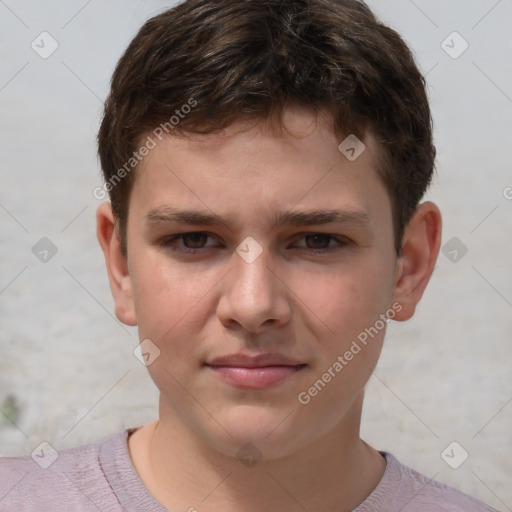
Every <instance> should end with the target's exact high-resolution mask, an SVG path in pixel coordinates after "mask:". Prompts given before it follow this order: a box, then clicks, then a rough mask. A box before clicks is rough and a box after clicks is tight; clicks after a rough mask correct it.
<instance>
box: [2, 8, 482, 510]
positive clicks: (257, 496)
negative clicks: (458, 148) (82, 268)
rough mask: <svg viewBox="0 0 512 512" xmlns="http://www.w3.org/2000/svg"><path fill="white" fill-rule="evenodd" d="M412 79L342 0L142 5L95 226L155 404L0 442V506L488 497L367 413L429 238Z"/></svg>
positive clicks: (433, 253) (409, 308)
mask: <svg viewBox="0 0 512 512" xmlns="http://www.w3.org/2000/svg"><path fill="white" fill-rule="evenodd" d="M424 86H425V83H424V80H423V78H422V76H421V74H420V73H419V71H418V69H417V67H416V65H415V63H414V60H413V58H412V56H411V54H410V51H409V50H408V48H407V46H406V45H405V43H404V42H403V41H402V39H401V38H400V37H399V36H398V34H396V32H394V31H393V30H391V29H390V28H388V27H386V26H384V25H382V24H381V23H380V22H379V21H378V20H377V19H376V18H375V17H374V16H373V14H372V13H371V12H370V11H369V9H368V8H367V7H366V5H365V4H363V3H362V2H360V1H357V0H337V1H334V0H288V1H286V0H285V1H282V0H279V1H278V0H261V1H253V0H236V1H235V0H188V1H186V2H184V3H182V4H180V5H178V6H177V7H175V8H173V9H171V10H169V11H167V12H165V13H163V14H161V15H159V16H156V17H154V18H153V19H151V20H149V21H148V22H147V23H146V24H145V25H144V26H143V27H142V29H141V30H140V32H139V33H138V34H137V36H136V37H135V38H134V40H133V41H132V43H131V44H130V45H129V47H128V49H127V50H126V52H125V54H124V55H123V57H122V58H121V60H120V61H119V63H118V66H117V68H116V71H115V73H114V76H113V79H112V90H111V93H110V96H109V98H108V99H107V101H106V105H105V115H104V118H103V121H102V125H101V129H100V132H99V137H98V139H99V154H100V158H101V164H102V169H103V172H104V176H105V187H104V188H103V189H100V190H98V194H101V193H102V192H103V193H106V192H108V193H109V194H110V199H111V203H104V204H102V205H101V206H100V207H99V208H98V212H97V233H98V239H99V242H100V244H101V247H102V249H103V251H104V254H105V260H106V265H107V270H108V276H109V280H110V286H111V290H112V294H113V296H114V300H115V309H116V315H117V317H118V318H119V320H121V321H122V322H124V323H125V324H128V325H137V326H138V330H139V335H140V340H141V353H142V357H143V358H144V360H145V362H146V364H147V366H148V370H149V373H150V375H151V377H152V379H153V380H154V382H155V384H156V385H157V387H158V388H159V390H160V410H159V418H158V419H157V420H156V421H154V422H152V423H150V424H148V425H145V426H142V427H140V428H136V429H127V430H124V431H122V432H120V433H118V434H115V435H113V436H112V437H110V438H108V439H106V440H103V441H98V442H96V443H93V444H89V445H86V446H82V447H77V448H72V449H68V450H63V451H61V452H60V454H59V457H58V459H57V460H55V461H54V462H53V463H52V464H50V465H48V467H46V468H42V467H40V465H36V464H34V461H33V460H32V459H31V458H30V457H16V458H12V459H5V460H3V461H1V462H0V464H1V465H0V468H1V469H0V474H1V480H0V481H1V483H0V489H1V491H2V492H1V493H0V499H1V501H0V509H1V510H38V511H43V510H80V511H83V510H104V511H117V510H137V511H142V510H151V511H164V510H170V511H173V512H174V511H196V510H197V511H200V512H206V511H215V512H217V511H220V510H221V511H223V512H231V511H235V510H236V511H237V512H239V511H263V510H265V511H267V510H286V511H290V512H292V511H304V510H307V511H322V512H335V511H336V512H340V511H351V510H356V511H399V510H403V511H422V512H423V511H454V510H460V511H466V512H467V511H485V510H487V511H489V510H492V509H491V508H490V507H488V506H486V505H485V504H483V503H481V502H479V501H477V500H475V499H473V498H471V497H469V496H466V495H464V494H462V493H460V492H459V491H456V490H455V489H451V488H449V487H447V486H445V485H443V484H440V483H437V482H435V481H432V480H430V479H428V478H427V477H425V476H422V475H420V474H419V473H417V472H415V471H414V470H412V469H410V468H407V467H405V466H403V465H401V464H400V463H399V462H398V461H397V460H396V459H395V458H394V457H393V456H392V455H391V454H389V453H386V452H379V451H377V450H376V449H374V448H372V447H371V446H369V445H368V444H366V443H365V442H364V441H363V440H361V439H360V437H359V425H360V418H361V410H362V403H363V395H364V388H365V385H366V383H367V381H368V379H369V377H370V375H371V374H372V371H373V369H374V368H375V366H376V364H377V360H378V358H379V354H380V351H381V348H382V343H383V340H384V334H385V330H386V325H387V323H388V322H389V321H391V320H397V321H404V320H407V319H409V318H411V317H412V316H413V314H414V311H415V307H416V305H417V303H418V302H419V300H420V299H421V296H422V294H423V292H424V290H425V287H426V285H427V283H428V281H429V278H430V276H431V273H432V271H433V268H434V265H435V261H436V258H437V254H438V251H439V245H440V239H441V216H440V213H439V210H438V208H437V207H436V206H435V205H434V204H433V203H431V202H424V203H421V204H420V200H421V198H422V196H423V194H424V192H425V190H426V188H427V186H428V184H429V183H430V180H431V175H432V172H433V168H434V158H435V148H434V146H433V144H432V132H431V117H430V110H429V105H428V101H427V97H426V94H425V87H424ZM42 456H44V454H42Z"/></svg>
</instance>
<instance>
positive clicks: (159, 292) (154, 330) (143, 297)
mask: <svg viewBox="0 0 512 512" xmlns="http://www.w3.org/2000/svg"><path fill="white" fill-rule="evenodd" d="M131 273H132V282H133V286H134V296H135V308H136V312H137V320H138V325H139V334H140V336H141V339H143V337H144V338H150V339H152V340H155V342H156V343H157V344H160V343H163V342H164V341H165V343H169V340H173V339H174V340H181V339H183V336H185V335H186V340H187V347H188V348H189V349H190V348H191V347H192V346H193V345H194V343H195V340H196V336H195V334H196V328H197V330H199V329H200V326H201V318H203V317H204V315H205V307H207V302H208V292H209V290H210V289H211V288H212V287H213V286H214V284H215V282H216V281H218V277H217V279H215V276H214V275H213V273H211V272H208V271H207V270H204V271H194V272H190V271H189V270H187V269H186V268H184V266H180V265H172V266H171V265H169V264H166V263H165V262H164V261H162V260H161V258H155V257H154V258H150V257H147V258H146V259H142V258H140V259H139V264H138V266H137V268H135V269H133V271H132V272H131ZM184 333H185V334H184ZM176 348H178V347H176Z"/></svg>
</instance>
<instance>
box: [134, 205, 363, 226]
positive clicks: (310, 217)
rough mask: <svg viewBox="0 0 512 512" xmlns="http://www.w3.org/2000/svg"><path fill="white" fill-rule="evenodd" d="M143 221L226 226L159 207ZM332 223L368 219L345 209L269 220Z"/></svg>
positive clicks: (213, 218) (204, 215) (216, 218)
mask: <svg viewBox="0 0 512 512" xmlns="http://www.w3.org/2000/svg"><path fill="white" fill-rule="evenodd" d="M144 221H145V222H146V223H147V224H156V223H167V222H174V223H183V224H193V225H203V226H204V225H207V226H217V225H228V223H227V221H226V219H224V218H223V217H221V216H220V215H217V214H214V213H208V212H202V211H198V210H181V209H178V208H175V207H172V206H159V207H157V208H153V209H151V210H150V211H149V212H148V213H147V214H146V215H145V216H144ZM333 222H336V223H348V224H355V225H359V226H362V227H367V226H368V225H369V223H370V218H369V216H368V215H367V214H366V213H365V212H362V211H353V210H345V209H341V210H340V209H334V210H313V211H295V212H294V211H290V212H282V213H277V214H274V215H272V216H271V218H270V224H271V227H275V226H278V225H290V226H307V225H318V224H329V223H333Z"/></svg>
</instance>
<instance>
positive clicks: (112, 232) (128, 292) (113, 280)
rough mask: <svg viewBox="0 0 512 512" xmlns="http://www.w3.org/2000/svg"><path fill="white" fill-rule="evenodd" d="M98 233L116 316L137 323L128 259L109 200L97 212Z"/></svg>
mask: <svg viewBox="0 0 512 512" xmlns="http://www.w3.org/2000/svg"><path fill="white" fill-rule="evenodd" d="M96 235H97V237H98V242H99V243H100V246H101V249H102V251H103V255H104V256H105V264H106V267H107V274H108V279H109V283H110V290H111V292H112V297H113V298H114V304H115V313H116V317H117V318H118V319H119V321H121V322H123V323H124V324H126V325H137V318H136V314H135V304H134V300H133V292H132V282H131V277H130V274H129V269H128V261H127V258H126V256H125V255H124V254H123V252H122V250H121V245H120V242H119V238H118V233H117V229H116V219H115V216H114V213H113V212H112V207H111V204H110V203H108V202H106V203H103V204H101V205H100V206H99V207H98V210H97V212H96Z"/></svg>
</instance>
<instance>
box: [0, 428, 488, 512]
mask: <svg viewBox="0 0 512 512" xmlns="http://www.w3.org/2000/svg"><path fill="white" fill-rule="evenodd" d="M133 430H135V429H124V430H122V431H121V432H118V433H117V434H114V435H112V436H110V437H108V438H107V439H104V440H102V441H97V442H95V443H91V444H87V445H83V446H77V447H75V448H68V449H65V450H61V451H59V452H58V453H57V452H53V453H52V452H46V454H44V453H39V454H35V455H34V458H35V459H36V460H38V462H36V461H35V460H34V459H32V457H31V456H30V455H26V456H21V457H4V458H0V511H1V512H11V511H12V512H26V511H37V512H50V511H51V512H58V511H61V510H65V511H66V512H74V511H77V512H78V511H80V512H89V511H91V512H98V511H101V512H120V511H129V512H131V511H133V512H146V511H147V512H169V511H168V510H167V509H165V508H164V507H163V506H162V505H160V504H159V503H158V502H157V501H156V500H155V499H154V498H153V497H152V496H151V494H150V493H149V492H148V490H147V489H146V488H145V487H144V484H143V483H142V481H141V480H140V478H139V476H138V474H137V473H136V471H135V468H134V467H133V465H132V462H131V459H130V454H129V451H128V442H127V441H128V435H129V433H131V432H132V431H133ZM381 453H382V455H383V456H384V457H385V459H386V462H387V467H386V470H385V472H384V475H383V477H382V479H381V481H380V483H379V485H378V486H377V488H376V489H375V490H374V491H373V492H372V494H371V495H370V496H369V497H368V498H367V499H366V500H365V501H364V502H363V503H361V504H360V505H359V506H358V507H357V508H356V509H355V510H354V512H399V511H400V512H484V511H486V512H491V511H494V512H497V511H496V510H495V509H493V508H491V507H489V506H488V505H485V504H484V503H482V502H481V501H478V500H476V499H475V498H471V497H470V496H467V495H466V494H463V493H461V492H460V491H457V490H456V489H453V488H451V487H448V486H446V485H444V484H441V483H439V482H436V481H434V480H431V479H429V478H427V477H426V476H423V475H421V474H420V473H418V472H417V471H415V470H413V469H411V468H409V467H407V466H404V465H402V464H400V463H399V462H398V460H397V459H396V458H395V457H393V455H391V454H389V453H386V452H381ZM38 455H39V457H38ZM56 456H57V458H55V457H56ZM47 457H48V458H47ZM54 458H55V460H53V459H54ZM50 462H51V464H50V465H49V463H50ZM43 466H47V467H46V468H44V467H43ZM193 507H194V504H193V503H191V508H192V509H193ZM196 508H197V510H199V511H200V510H201V507H200V504H197V507H196Z"/></svg>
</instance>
